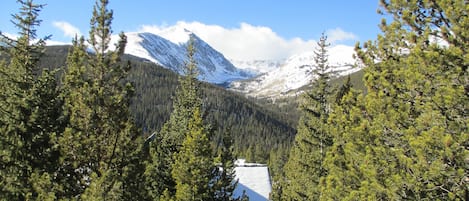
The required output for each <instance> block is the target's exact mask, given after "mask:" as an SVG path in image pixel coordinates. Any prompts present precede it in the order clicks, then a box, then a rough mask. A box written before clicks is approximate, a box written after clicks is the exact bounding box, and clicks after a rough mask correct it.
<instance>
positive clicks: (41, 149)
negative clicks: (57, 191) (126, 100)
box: [0, 0, 61, 200]
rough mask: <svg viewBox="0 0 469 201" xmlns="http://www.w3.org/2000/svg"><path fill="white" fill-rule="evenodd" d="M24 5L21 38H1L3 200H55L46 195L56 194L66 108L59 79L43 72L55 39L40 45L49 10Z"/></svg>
mask: <svg viewBox="0 0 469 201" xmlns="http://www.w3.org/2000/svg"><path fill="white" fill-rule="evenodd" d="M18 3H19V4H20V5H21V8H20V11H19V13H18V14H15V15H13V21H12V22H13V23H14V25H15V26H16V27H17V28H18V29H19V33H18V34H19V37H18V38H17V39H12V38H8V37H6V36H5V35H3V34H2V35H1V37H0V40H1V42H0V43H1V44H2V47H1V51H2V52H1V53H2V54H5V55H6V56H7V58H8V59H9V61H8V62H0V87H2V90H3V92H2V95H1V96H0V133H1V134H2V137H0V153H1V154H0V157H1V158H2V160H1V162H0V186H1V187H0V199H6V200H24V199H40V198H44V199H46V197H47V198H52V199H53V198H54V195H53V194H48V195H46V194H47V193H46V192H45V191H44V189H52V188H53V186H52V181H51V177H50V176H49V175H52V174H53V173H54V171H55V170H56V168H57V164H58V154H57V153H58V152H57V149H56V136H57V134H58V133H60V129H61V124H60V121H59V119H60V116H61V111H60V107H61V106H60V104H61V102H60V100H59V99H58V91H57V89H58V88H57V82H56V80H55V77H54V76H55V75H54V74H53V72H50V73H49V72H47V71H46V72H41V69H39V66H38V62H39V59H40V57H41V56H42V54H43V51H44V46H45V41H46V40H47V39H48V38H49V37H44V38H41V39H39V40H37V35H36V27H37V26H39V25H40V23H41V20H39V19H38V15H39V12H40V11H41V9H42V8H43V5H38V4H35V3H34V2H33V1H31V0H28V1H18ZM36 40H37V41H36Z"/></svg>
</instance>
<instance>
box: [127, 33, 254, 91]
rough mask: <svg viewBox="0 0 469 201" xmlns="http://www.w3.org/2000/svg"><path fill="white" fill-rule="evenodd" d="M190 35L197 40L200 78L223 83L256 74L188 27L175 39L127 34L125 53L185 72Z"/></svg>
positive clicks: (195, 42) (154, 35)
mask: <svg viewBox="0 0 469 201" xmlns="http://www.w3.org/2000/svg"><path fill="white" fill-rule="evenodd" d="M190 38H193V40H194V47H195V49H196V52H195V60H196V62H197V66H198V68H199V79H200V80H203V81H207V82H210V83H216V84H221V83H227V82H231V81H234V80H240V79H247V78H250V77H252V76H253V75H252V74H251V73H247V72H246V71H243V70H241V69H238V68H236V67H235V66H234V65H233V64H232V63H231V62H230V61H228V60H227V59H226V58H225V57H224V56H223V54H221V53H220V52H218V51H217V50H215V49H214V48H212V47H211V46H210V45H209V44H207V43H206V42H204V41H203V40H202V39H200V38H199V37H198V36H197V35H195V34H194V33H191V32H190V31H188V30H185V29H184V30H175V32H174V34H173V37H172V38H170V39H171V40H169V39H166V38H163V37H161V36H159V35H156V34H153V33H127V41H128V42H127V47H126V51H125V52H126V53H127V54H131V55H134V56H137V57H141V58H144V59H148V60H149V61H151V62H154V63H157V64H160V65H162V66H163V67H166V68H168V69H171V70H173V71H175V72H178V73H179V74H182V73H183V69H184V63H185V62H186V61H187V44H188V41H189V39H190Z"/></svg>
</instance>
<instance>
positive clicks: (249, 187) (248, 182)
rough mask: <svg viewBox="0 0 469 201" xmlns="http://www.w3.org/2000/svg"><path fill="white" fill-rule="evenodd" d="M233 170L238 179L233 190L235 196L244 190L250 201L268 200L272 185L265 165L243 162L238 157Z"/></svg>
mask: <svg viewBox="0 0 469 201" xmlns="http://www.w3.org/2000/svg"><path fill="white" fill-rule="evenodd" d="M235 171H236V178H237V179H238V186H237V187H236V189H235V191H234V196H235V197H238V196H241V195H242V194H243V192H246V194H247V196H248V197H249V200H250V201H265V200H269V194H270V192H271V191H272V185H271V183H270V176H269V170H268V168H267V166H266V165H263V164H256V163H245V160H244V159H239V160H237V161H236V168H235Z"/></svg>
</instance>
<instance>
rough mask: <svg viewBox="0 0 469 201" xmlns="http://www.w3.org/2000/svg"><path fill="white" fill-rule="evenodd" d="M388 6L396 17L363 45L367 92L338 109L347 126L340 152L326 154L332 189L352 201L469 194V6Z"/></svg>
mask: <svg viewBox="0 0 469 201" xmlns="http://www.w3.org/2000/svg"><path fill="white" fill-rule="evenodd" d="M381 4H382V5H383V8H384V10H385V12H387V13H388V14H390V15H391V16H392V17H393V19H394V20H393V21H392V22H391V23H389V24H388V22H387V21H386V20H383V21H382V23H381V30H382V31H383V34H382V35H379V36H378V39H377V40H376V41H374V42H367V43H365V44H364V45H363V47H361V46H357V55H358V57H359V58H360V59H361V61H362V62H363V63H364V64H365V65H366V66H367V68H366V69H365V71H366V73H365V77H364V79H365V84H366V86H367V94H366V96H363V97H358V99H357V100H358V101H356V103H355V104H354V106H352V107H348V109H347V110H348V112H342V113H337V114H338V115H337V116H335V117H336V119H344V120H345V121H343V120H340V121H342V122H344V124H343V125H341V127H342V126H346V127H344V129H340V130H338V131H337V132H334V133H336V134H335V135H334V137H335V139H337V141H334V145H333V147H334V148H333V149H332V150H337V151H335V152H336V153H335V154H334V153H333V151H331V152H330V156H331V157H330V158H328V160H326V161H328V162H327V164H328V165H331V166H328V167H329V173H330V174H329V175H328V178H327V181H326V186H325V188H324V193H326V194H329V195H334V193H336V192H342V193H340V194H338V195H337V194H336V195H337V196H338V197H337V198H339V199H349V200H350V199H359V200H370V199H371V200H422V199H425V200H432V199H436V200H465V199H467V187H468V184H467V178H468V177H467V176H468V175H467V172H468V160H467V159H468V158H469V151H468V146H467V142H468V141H469V138H468V134H467V128H468V122H467V112H465V111H467V109H468V106H467V102H468V95H467V94H468V93H467V92H468V87H467V86H469V85H468V79H467V77H468V76H467V73H468V70H467V63H468V60H467V58H468V57H467V55H468V54H467V47H468V42H467V41H468V40H467V39H468V38H467V31H463V30H467V29H468V28H469V23H468V22H469V19H468V17H467V16H468V15H467V5H466V4H467V3H466V2H465V1H463V0H459V1H458V0H454V1H420V0H418V1H384V0H383V1H381ZM381 12H382V11H381ZM377 61H378V62H377ZM347 99H348V100H351V99H350V98H347ZM344 111H346V110H344ZM347 113H348V114H347ZM340 132H342V134H340V135H337V134H338V133H340ZM336 135H337V137H336ZM340 146H342V147H340ZM339 150H341V151H342V152H343V153H340V151H339ZM328 154H329V153H328ZM339 154H340V155H339ZM329 159H330V161H329ZM333 172H334V174H332V173H333ZM339 173H340V174H339ZM332 176H334V177H332ZM332 186H335V187H336V189H334V190H333V191H331V189H327V187H332ZM342 196H343V197H342ZM329 198H331V199H332V197H329Z"/></svg>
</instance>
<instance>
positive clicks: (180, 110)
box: [145, 37, 202, 200]
mask: <svg viewBox="0 0 469 201" xmlns="http://www.w3.org/2000/svg"><path fill="white" fill-rule="evenodd" d="M187 54H188V55H187V57H188V61H187V62H186V66H185V68H184V69H185V76H184V77H180V78H179V83H180V84H179V87H178V88H177V90H176V94H175V97H174V100H173V111H172V112H171V115H170V118H169V120H168V121H167V122H166V123H165V124H164V125H163V128H162V129H161V131H160V132H159V133H157V134H156V135H155V140H153V142H152V143H151V145H150V158H151V161H150V162H149V163H148V164H147V168H146V170H145V175H146V183H147V188H148V191H149V193H150V195H152V197H153V199H156V200H158V199H159V197H160V196H161V195H163V192H165V191H167V193H168V194H170V195H174V194H175V192H176V188H175V187H176V182H175V180H174V179H173V177H172V173H171V172H172V163H173V162H172V161H173V158H174V154H177V153H178V152H179V151H180V148H181V146H182V142H183V141H184V139H185V137H186V134H187V133H188V131H189V122H190V119H191V118H192V117H193V112H194V110H196V108H200V107H201V106H202V100H201V99H200V95H199V93H200V92H199V90H200V86H199V84H198V82H197V74H198V73H197V64H196V62H195V60H194V54H195V49H194V40H193V39H192V37H191V39H190V40H189V43H188V46H187Z"/></svg>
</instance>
